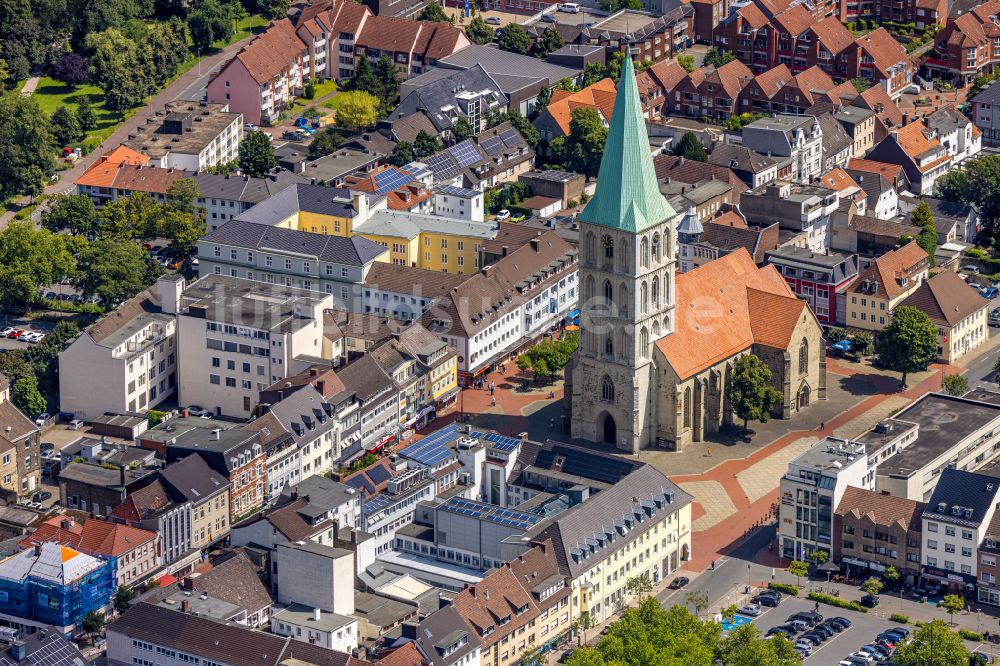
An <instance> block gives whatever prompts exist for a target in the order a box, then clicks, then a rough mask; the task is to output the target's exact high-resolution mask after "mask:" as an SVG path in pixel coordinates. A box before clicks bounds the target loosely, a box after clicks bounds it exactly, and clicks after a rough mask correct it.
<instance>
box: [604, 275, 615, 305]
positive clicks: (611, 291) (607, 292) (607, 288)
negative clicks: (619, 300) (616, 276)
mask: <svg viewBox="0 0 1000 666" xmlns="http://www.w3.org/2000/svg"><path fill="white" fill-rule="evenodd" d="M604 298H605V300H606V301H607V303H606V305H607V306H608V307H611V303H612V302H613V301H614V300H615V288H614V287H612V286H611V280H605V281H604Z"/></svg>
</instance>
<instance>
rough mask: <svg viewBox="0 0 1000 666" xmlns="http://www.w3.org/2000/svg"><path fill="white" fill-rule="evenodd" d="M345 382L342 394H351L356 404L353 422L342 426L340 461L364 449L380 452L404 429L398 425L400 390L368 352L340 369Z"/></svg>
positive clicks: (351, 457)
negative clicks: (342, 443)
mask: <svg viewBox="0 0 1000 666" xmlns="http://www.w3.org/2000/svg"><path fill="white" fill-rule="evenodd" d="M337 377H339V378H340V380H341V381H342V382H343V383H344V387H345V388H344V391H343V393H342V394H341V396H344V397H345V398H346V397H347V396H350V400H352V401H353V402H355V403H356V404H357V407H356V408H355V411H354V414H353V417H352V420H351V422H352V425H349V426H345V427H344V428H343V429H342V434H341V438H342V441H344V443H345V445H344V447H343V449H342V450H341V454H340V455H341V460H342V461H343V462H344V463H348V462H350V461H351V460H353V459H355V458H358V457H360V456H361V455H363V454H364V452H365V451H370V452H372V453H378V452H379V451H381V450H382V448H383V447H385V445H386V444H388V443H389V442H391V441H393V440H394V439H395V438H396V436H397V435H398V434H399V433H400V432H402V429H401V428H400V427H399V402H400V393H399V389H398V388H397V387H396V384H395V382H393V380H392V377H390V376H389V375H388V374H386V372H385V371H384V370H383V369H382V366H380V365H379V364H378V362H376V361H375V359H373V358H372V357H371V356H370V355H368V354H366V355H364V356H362V357H361V358H358V359H356V360H354V361H352V362H350V363H348V364H347V365H345V366H344V367H343V368H342V369H340V370H338V371H337Z"/></svg>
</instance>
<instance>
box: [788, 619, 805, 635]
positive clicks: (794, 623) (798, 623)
mask: <svg viewBox="0 0 1000 666" xmlns="http://www.w3.org/2000/svg"><path fill="white" fill-rule="evenodd" d="M784 626H786V627H791V628H792V629H793V630H794V631H795V633H798V632H800V631H805V628H806V627H808V626H809V625H808V624H807V623H805V622H803V621H802V620H789V621H788V622H786V623H785V625H784Z"/></svg>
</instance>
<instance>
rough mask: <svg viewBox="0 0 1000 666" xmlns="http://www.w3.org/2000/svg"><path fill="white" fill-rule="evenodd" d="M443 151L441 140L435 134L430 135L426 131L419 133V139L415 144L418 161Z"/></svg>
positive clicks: (414, 152) (414, 148)
mask: <svg viewBox="0 0 1000 666" xmlns="http://www.w3.org/2000/svg"><path fill="white" fill-rule="evenodd" d="M440 150H441V140H440V139H438V138H437V137H436V136H434V135H433V134H428V133H427V132H425V131H424V130H420V131H419V132H417V138H416V140H415V141H414V142H413V154H414V155H415V156H416V157H417V159H420V158H423V157H430V156H431V155H433V154H434V153H437V152H439V151H440Z"/></svg>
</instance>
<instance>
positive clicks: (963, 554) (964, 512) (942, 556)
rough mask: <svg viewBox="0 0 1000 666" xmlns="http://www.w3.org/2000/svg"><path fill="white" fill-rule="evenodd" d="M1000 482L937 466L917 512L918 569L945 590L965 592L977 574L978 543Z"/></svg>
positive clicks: (988, 477)
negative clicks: (935, 477)
mask: <svg viewBox="0 0 1000 666" xmlns="http://www.w3.org/2000/svg"><path fill="white" fill-rule="evenodd" d="M998 492H1000V483H997V479H996V478H995V477H992V476H987V475H985V474H976V473H974V472H966V471H964V470H960V469H952V468H946V469H944V470H942V472H941V476H940V478H939V479H938V482H937V486H936V487H935V488H934V494H933V495H931V497H930V499H929V500H928V501H927V507H926V508H925V509H924V513H923V539H922V544H921V559H922V561H923V568H922V571H921V574H922V577H923V579H924V580H931V581H935V582H937V583H941V584H942V585H945V586H947V587H948V588H949V589H957V590H965V589H969V588H971V587H972V586H974V585H976V582H977V579H978V577H979V554H978V550H979V545H980V544H981V543H983V541H984V539H985V534H986V531H987V529H988V528H989V526H990V523H991V522H992V520H993V516H994V514H995V512H996V506H997V502H998V498H997V493H998Z"/></svg>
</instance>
